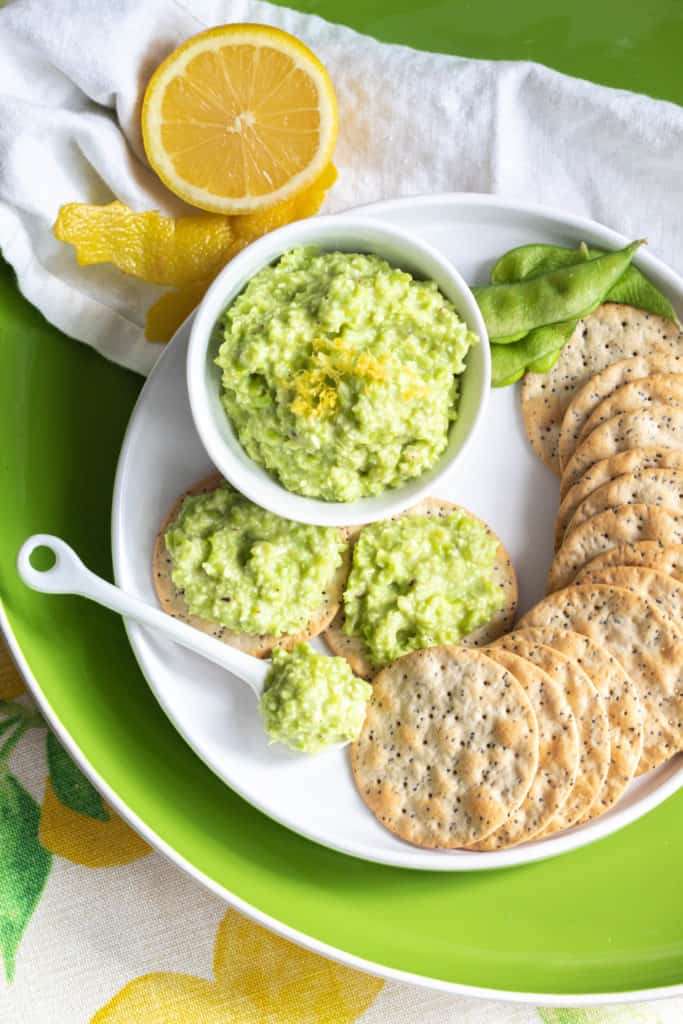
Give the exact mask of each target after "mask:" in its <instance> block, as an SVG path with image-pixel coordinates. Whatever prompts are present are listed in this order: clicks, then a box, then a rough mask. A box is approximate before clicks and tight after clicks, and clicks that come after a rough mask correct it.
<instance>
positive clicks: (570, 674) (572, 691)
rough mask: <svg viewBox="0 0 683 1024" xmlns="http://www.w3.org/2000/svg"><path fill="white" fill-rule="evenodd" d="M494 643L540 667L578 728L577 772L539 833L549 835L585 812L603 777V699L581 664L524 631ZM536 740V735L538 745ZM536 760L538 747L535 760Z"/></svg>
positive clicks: (606, 749)
mask: <svg viewBox="0 0 683 1024" xmlns="http://www.w3.org/2000/svg"><path fill="white" fill-rule="evenodd" d="M494 646H495V647H500V648H502V649H503V650H505V651H510V652H511V653H512V654H517V655H519V656H520V657H521V658H526V660H527V661H530V662H532V664H534V665H536V666H537V667H538V668H540V669H542V670H543V672H545V673H547V675H549V676H550V678H551V679H552V680H553V682H554V683H555V684H556V685H558V686H559V687H560V690H561V691H562V693H564V695H565V696H566V698H567V702H568V704H569V707H570V708H571V710H572V713H573V715H574V718H575V720H576V727H577V729H578V738H579V764H578V771H577V775H576V781H575V782H574V786H573V788H572V791H571V793H570V794H569V797H568V799H567V800H566V801H565V803H564V804H563V806H562V807H560V808H559V810H558V811H557V812H556V814H555V815H554V817H553V818H552V819H551V820H550V822H549V823H548V826H547V828H546V829H545V831H544V833H543V834H544V835H550V834H551V833H553V832H559V831H561V830H562V829H566V828H571V826H572V825H575V824H576V823H577V822H579V821H581V820H582V819H583V818H585V817H586V816H587V815H588V812H589V811H590V810H591V808H592V806H593V804H594V803H595V801H596V800H597V799H598V795H599V793H600V791H601V790H602V788H603V786H604V783H605V779H606V777H607V770H608V768H609V763H610V728H609V721H608V719H607V709H606V707H605V702H604V700H603V699H602V697H601V696H600V693H599V692H598V689H597V687H596V686H595V684H594V683H593V681H592V680H591V679H590V677H589V676H588V675H587V674H586V673H585V672H584V671H583V669H582V668H581V666H580V665H579V664H578V663H577V662H576V661H572V659H571V658H568V657H567V656H566V655H565V654H561V653H560V652H559V651H556V650H553V648H552V647H547V646H546V645H545V644H539V643H536V642H535V641H533V640H530V639H529V638H528V636H526V634H524V633H520V632H517V631H515V632H513V633H508V634H507V635H506V636H503V637H501V638H500V639H499V640H496V643H495V645H494ZM513 671H514V670H513ZM537 717H538V714H537ZM539 730H540V719H539ZM540 743H541V739H540V735H539V748H540ZM540 760H541V755H540V749H539V763H540ZM527 799H528V797H527Z"/></svg>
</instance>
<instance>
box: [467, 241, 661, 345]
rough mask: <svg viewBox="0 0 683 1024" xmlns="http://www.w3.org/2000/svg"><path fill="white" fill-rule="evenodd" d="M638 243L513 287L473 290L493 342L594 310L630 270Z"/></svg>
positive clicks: (518, 283) (506, 285)
mask: <svg viewBox="0 0 683 1024" xmlns="http://www.w3.org/2000/svg"><path fill="white" fill-rule="evenodd" d="M642 244H643V243H642V241H637V242H632V243H631V244H630V245H628V246H626V247H625V248H624V249H619V250H617V251H616V252H610V253H608V254H607V255H606V256H598V257H596V258H595V259H589V260H586V261H585V262H583V263H579V264H575V265H572V266H568V267H562V268H561V269H559V270H551V271H549V272H548V273H545V274H541V275H539V276H538V277H532V278H530V279H528V280H525V281H518V282H513V283H511V284H492V285H488V286H485V287H483V288H473V289H472V291H473V293H474V297H475V299H476V300H477V303H478V305H479V309H480V310H481V313H482V316H483V317H484V321H485V323H486V327H487V330H488V333H489V337H490V338H491V340H492V341H494V342H495V341H496V340H497V339H499V338H508V337H510V336H512V335H515V334H518V333H519V332H521V331H532V330H534V328H536V327H544V326H546V325H547V324H554V323H559V322H560V321H564V320H570V319H577V318H578V317H581V316H585V315H586V314H587V313H589V312H591V310H593V309H595V307H596V306H598V305H599V304H600V303H601V302H602V301H603V299H604V297H605V295H606V294H607V292H608V291H609V290H610V288H611V287H612V286H613V285H614V284H615V283H616V282H617V281H618V280H619V278H620V277H621V275H622V274H623V273H624V271H625V270H626V268H627V267H628V266H629V264H630V262H631V259H632V258H633V254H634V253H635V252H636V250H637V249H638V247H639V246H640V245H642Z"/></svg>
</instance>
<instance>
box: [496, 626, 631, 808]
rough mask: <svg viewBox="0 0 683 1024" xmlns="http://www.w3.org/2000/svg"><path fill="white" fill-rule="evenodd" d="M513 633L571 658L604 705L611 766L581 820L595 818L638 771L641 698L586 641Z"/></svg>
mask: <svg viewBox="0 0 683 1024" xmlns="http://www.w3.org/2000/svg"><path fill="white" fill-rule="evenodd" d="M516 632H519V633H520V635H521V636H525V637H528V638H529V639H530V640H533V641H535V642H536V643H539V644H545V645H547V646H548V647H552V648H553V650H555V651H559V652H560V654H564V655H565V656H566V657H567V658H571V659H572V661H574V662H576V664H577V665H579V666H580V668H582V669H583V671H584V672H585V673H586V675H588V676H589V677H590V678H591V679H592V681H593V683H594V684H595V687H596V689H597V690H598V693H599V694H600V695H601V697H602V698H603V700H604V702H605V708H606V710H607V718H608V721H609V728H610V763H609V768H608V769H607V775H606V777H605V782H604V784H603V786H602V788H601V789H600V792H599V793H598V798H597V800H596V802H595V803H594V804H593V806H592V808H591V809H590V810H589V812H588V814H587V815H586V817H585V818H584V819H582V820H584V821H588V820H590V819H592V818H596V817H598V815H600V814H604V813H605V811H608V810H609V809H610V807H613V806H614V804H615V803H616V802H617V801H618V800H619V799H620V798H621V796H622V795H623V793H624V791H625V790H626V788H627V786H628V785H629V783H630V782H631V780H632V779H633V777H634V775H635V773H636V770H637V768H638V763H639V761H640V756H641V754H642V751H643V709H642V706H641V703H640V697H639V696H638V693H637V691H636V688H635V686H634V685H633V683H632V682H631V680H630V679H629V677H628V675H627V674H626V672H625V671H624V669H623V668H622V666H621V665H620V664H619V662H618V661H617V660H616V658H614V657H612V655H611V654H610V653H609V651H607V650H605V648H604V647H601V646H600V645H599V644H596V643H595V642H594V641H593V640H591V639H590V638H589V637H587V636H584V635H583V634H581V633H575V632H573V631H572V630H569V629H561V628H558V627H556V626H553V627H551V626H545V627H533V628H531V627H529V628H525V629H523V630H519V631H517V630H516Z"/></svg>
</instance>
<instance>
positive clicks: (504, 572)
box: [324, 498, 517, 679]
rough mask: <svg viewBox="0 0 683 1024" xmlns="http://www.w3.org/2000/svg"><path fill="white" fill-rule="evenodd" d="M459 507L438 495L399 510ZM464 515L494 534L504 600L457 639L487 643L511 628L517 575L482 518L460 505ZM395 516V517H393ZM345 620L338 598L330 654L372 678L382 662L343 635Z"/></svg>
mask: <svg viewBox="0 0 683 1024" xmlns="http://www.w3.org/2000/svg"><path fill="white" fill-rule="evenodd" d="M458 508H462V506H459V505H454V504H453V503H452V502H450V501H442V500H440V499H438V498H426V499H425V500H424V501H421V502H419V503H418V504H417V505H414V506H413V507H412V508H409V509H408V510H407V511H406V512H403V513H402V515H404V516H428V517H432V516H439V517H440V518H443V517H444V516H447V515H449V514H450V513H451V512H453V511H454V510H456V509H458ZM462 511H463V512H465V513H466V515H468V516H470V518H471V519H476V520H477V521H478V522H480V523H481V525H482V526H483V527H484V528H485V530H486V532H487V533H488V534H489V535H490V536H492V537H495V539H496V540H497V541H498V544H499V547H498V553H497V555H496V560H495V562H494V565H493V580H494V582H495V584H496V586H498V587H499V588H500V589H501V591H502V592H503V595H504V603H503V606H502V607H501V609H500V611H497V612H496V614H495V615H494V616H493V617H492V618H491V619H489V621H488V622H486V623H484V625H483V626H479V627H478V629H475V630H474V632H472V633H470V634H469V636H466V637H464V638H463V639H462V640H461V643H462V644H464V645H465V646H467V647H470V646H473V647H482V646H484V645H485V644H490V643H492V642H493V641H494V640H496V639H497V638H498V637H499V636H501V635H502V634H503V633H506V632H507V631H508V630H509V629H511V627H512V624H513V622H514V621H515V615H516V614H517V575H516V573H515V569H514V566H513V564H512V559H511V558H510V556H509V555H508V553H507V551H506V550H505V548H504V546H503V543H502V541H500V539H499V538H498V537H497V536H496V534H495V533H494V532H493V530H492V529H491V527H490V526H489V525H488V523H485V522H484V521H483V519H479V517H478V516H475V515H473V514H472V513H471V512H468V511H467V509H462ZM394 518H395V517H394ZM361 530H362V527H358V528H357V529H356V530H354V532H353V535H352V537H353V540H354V541H355V539H356V538H357V537H358V535H359V533H360V532H361ZM350 561H351V564H353V554H351V559H350ZM345 622H346V616H345V614H344V603H343V599H342V603H341V606H340V608H339V611H338V612H337V614H336V616H335V618H334V620H333V621H332V622H331V623H330V625H329V626H328V627H327V629H326V630H325V634H324V639H325V642H326V643H327V645H328V647H329V648H330V650H331V651H332V652H333V654H336V655H338V656H339V657H340V658H346V660H347V661H348V663H349V665H350V667H351V671H352V672H354V673H355V675H357V676H361V677H362V678H363V679H372V677H373V676H374V674H375V673H376V672H378V671H379V669H380V668H381V667H383V666H373V665H372V664H371V662H370V659H369V658H368V655H367V652H366V649H365V643H364V642H363V639H362V637H359V636H347V634H346V633H345V632H344V623H345Z"/></svg>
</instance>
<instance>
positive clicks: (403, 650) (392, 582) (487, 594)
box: [325, 498, 517, 678]
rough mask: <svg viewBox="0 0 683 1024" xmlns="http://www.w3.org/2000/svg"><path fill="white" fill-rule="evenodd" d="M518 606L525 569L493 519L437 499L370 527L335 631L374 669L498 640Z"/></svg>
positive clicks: (331, 631) (331, 632)
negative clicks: (448, 647)
mask: <svg viewBox="0 0 683 1024" xmlns="http://www.w3.org/2000/svg"><path fill="white" fill-rule="evenodd" d="M516 608H517V578H516V575H515V570H514V568H513V565H512V562H511V560H510V558H509V556H508V554H507V552H506V550H505V548H504V547H503V545H502V544H501V542H500V540H499V539H498V537H497V536H496V535H495V534H494V533H493V531H492V530H491V528H490V527H489V526H487V525H486V524H485V523H484V522H482V521H481V520H480V519H478V518H477V517H476V516H473V515H471V514H470V513H469V512H466V511H465V510H464V509H462V508H460V507H459V506H457V505H453V504H451V503H450V502H447V501H439V500H437V499H434V498H430V499H428V500H426V501H423V502H420V504H418V505H415V506H414V507H413V508H412V509H409V511H408V512H405V513H403V515H401V516H397V517H395V518H393V519H388V520H384V521H382V522H378V523H373V524H371V525H370V526H366V527H363V528H362V530H361V531H360V533H359V534H358V535H357V537H356V540H355V544H354V548H353V557H352V565H351V572H350V573H349V578H348V580H347V582H346V586H345V588H344V596H343V608H342V609H340V611H339V613H338V615H337V617H336V618H335V620H334V621H333V622H332V624H331V625H330V626H329V628H328V629H327V630H326V632H325V640H326V641H327V643H328V644H329V646H330V648H331V649H332V650H333V651H334V653H335V654H339V655H341V656H343V657H345V658H347V660H348V662H349V664H350V665H351V668H352V669H353V671H354V672H355V673H356V674H357V675H360V676H363V677H364V678H370V677H371V676H372V675H373V674H374V673H375V672H376V671H377V670H378V669H379V668H380V667H382V666H383V665H386V664H388V663H389V662H390V661H393V660H394V659H395V658H398V657H400V656H402V655H404V654H407V653H409V652H410V651H414V650H420V649H422V648H425V647H433V646H437V645H440V644H444V643H459V642H461V641H462V642H465V643H467V644H470V645H478V644H486V643H490V642H491V641H493V640H495V639H496V638H497V637H498V636H500V635H501V633H504V632H505V631H506V630H507V629H509V628H510V626H511V625H512V622H513V620H514V616H515V611H516Z"/></svg>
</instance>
